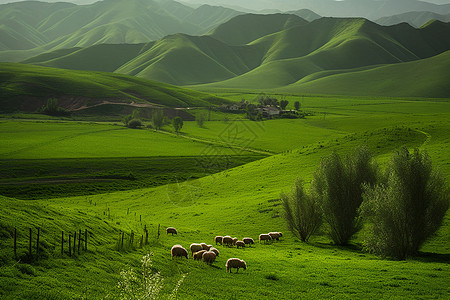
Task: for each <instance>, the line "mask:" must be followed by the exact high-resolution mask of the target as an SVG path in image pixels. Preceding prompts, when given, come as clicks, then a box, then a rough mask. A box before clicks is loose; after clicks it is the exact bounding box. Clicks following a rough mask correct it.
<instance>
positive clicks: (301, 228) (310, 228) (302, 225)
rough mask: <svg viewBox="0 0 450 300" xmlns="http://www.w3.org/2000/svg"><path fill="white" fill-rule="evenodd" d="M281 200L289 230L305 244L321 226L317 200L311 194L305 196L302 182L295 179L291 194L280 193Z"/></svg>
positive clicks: (320, 214)
mask: <svg viewBox="0 0 450 300" xmlns="http://www.w3.org/2000/svg"><path fill="white" fill-rule="evenodd" d="M281 200H282V201H283V206H284V211H285V219H286V222H287V224H288V227H289V230H290V231H292V233H293V234H294V235H296V236H297V237H298V238H300V239H301V240H302V241H303V242H307V241H308V240H309V238H310V237H311V235H313V234H314V233H315V232H316V231H317V230H318V229H319V228H320V225H321V224H322V212H321V210H320V206H319V203H318V202H317V199H315V198H314V197H313V196H312V194H311V193H309V194H307V193H306V192H305V190H304V189H303V182H302V181H301V180H298V179H297V181H295V184H294V186H293V187H292V192H291V193H289V194H285V193H282V194H281Z"/></svg>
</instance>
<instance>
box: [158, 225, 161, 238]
mask: <svg viewBox="0 0 450 300" xmlns="http://www.w3.org/2000/svg"><path fill="white" fill-rule="evenodd" d="M160 227H161V224H158V239H159V235H160V233H159V228H160Z"/></svg>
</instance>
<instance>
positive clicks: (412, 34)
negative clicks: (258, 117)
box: [206, 18, 450, 89]
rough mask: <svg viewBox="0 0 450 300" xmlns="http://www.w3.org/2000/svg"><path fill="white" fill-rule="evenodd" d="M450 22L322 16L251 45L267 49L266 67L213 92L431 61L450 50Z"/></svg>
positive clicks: (227, 81) (259, 68)
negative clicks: (389, 22) (414, 23)
mask: <svg viewBox="0 0 450 300" xmlns="http://www.w3.org/2000/svg"><path fill="white" fill-rule="evenodd" d="M442 36H450V24H449V23H442V22H438V21H436V22H433V23H432V24H429V25H428V26H426V27H424V28H422V29H420V30H418V29H415V28H413V27H411V26H409V25H407V24H400V25H397V26H392V27H383V26H380V25H377V24H375V23H372V22H370V21H367V20H365V19H340V18H322V19H319V20H316V21H313V22H311V23H310V24H308V25H305V26H298V27H294V28H290V29H287V30H284V31H281V32H279V33H276V34H273V35H269V36H266V37H264V38H261V39H259V40H257V41H255V42H253V43H252V44H251V45H250V46H251V47H256V48H262V49H264V53H265V55H264V57H263V60H262V63H261V65H260V66H258V67H257V68H255V69H253V70H251V71H250V72H247V73H245V74H243V75H241V76H238V77H234V78H231V79H229V80H226V81H222V82H218V83H211V84H208V85H206V86H207V87H210V88H247V87H251V88H261V89H263V88H277V87H282V86H285V85H289V84H292V83H294V82H297V81H298V80H300V79H302V78H303V77H305V76H308V75H310V74H313V73H316V72H321V71H326V70H340V69H352V68H361V67H366V66H373V65H379V64H392V63H399V62H407V61H413V60H419V59H423V58H428V57H431V56H435V55H437V54H440V53H442V52H444V51H446V50H449V49H450V40H449V39H443V38H442Z"/></svg>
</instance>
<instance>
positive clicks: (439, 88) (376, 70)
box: [280, 51, 450, 98]
mask: <svg viewBox="0 0 450 300" xmlns="http://www.w3.org/2000/svg"><path fill="white" fill-rule="evenodd" d="M333 73H337V74H333ZM449 78H450V51H447V52H444V53H443V54H440V55H437V56H434V57H431V58H427V59H423V60H418V61H412V62H405V63H398V64H392V65H384V66H378V67H373V68H370V69H365V70H347V71H341V72H340V71H337V72H333V71H328V72H327V71H325V72H318V73H316V74H313V75H311V76H307V77H305V78H303V79H302V80H300V81H298V82H296V83H294V84H291V85H288V86H287V87H284V88H281V89H280V90H282V91H284V92H293V91H295V92H301V93H307V94H332V95H338V94H339V95H356V96H358V95H369V96H384V97H424V98H448V97H450V85H449Z"/></svg>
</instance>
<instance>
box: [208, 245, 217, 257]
mask: <svg viewBox="0 0 450 300" xmlns="http://www.w3.org/2000/svg"><path fill="white" fill-rule="evenodd" d="M209 251H212V252H214V253H215V254H216V256H219V253H220V252H219V250H217V248H214V247H211V249H209Z"/></svg>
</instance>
